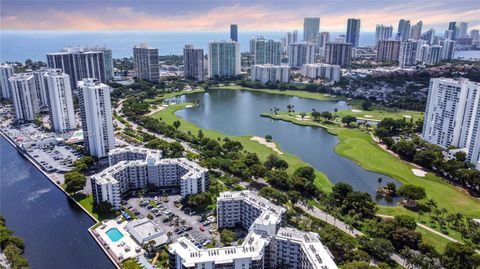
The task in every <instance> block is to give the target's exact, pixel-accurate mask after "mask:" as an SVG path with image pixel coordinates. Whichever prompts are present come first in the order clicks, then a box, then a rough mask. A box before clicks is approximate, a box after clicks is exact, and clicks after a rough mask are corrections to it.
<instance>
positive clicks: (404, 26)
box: [397, 19, 410, 41]
mask: <svg viewBox="0 0 480 269" xmlns="http://www.w3.org/2000/svg"><path fill="white" fill-rule="evenodd" d="M409 37H410V21H409V20H404V19H401V20H400V21H399V22H398V30H397V40H400V41H406V40H408V38H409Z"/></svg>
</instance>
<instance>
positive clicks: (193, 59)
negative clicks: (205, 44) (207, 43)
mask: <svg viewBox="0 0 480 269" xmlns="http://www.w3.org/2000/svg"><path fill="white" fill-rule="evenodd" d="M183 69H184V73H185V77H186V78H192V79H194V80H195V81H204V80H205V61H204V58H203V49H195V48H194V47H193V45H185V48H184V49H183Z"/></svg>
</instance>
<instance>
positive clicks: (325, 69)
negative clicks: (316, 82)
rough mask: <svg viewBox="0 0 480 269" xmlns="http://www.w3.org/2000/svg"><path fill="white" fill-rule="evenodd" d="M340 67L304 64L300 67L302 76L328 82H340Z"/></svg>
mask: <svg viewBox="0 0 480 269" xmlns="http://www.w3.org/2000/svg"><path fill="white" fill-rule="evenodd" d="M340 73H341V71H340V66H339V65H333V64H321V63H316V64H304V65H303V67H302V75H303V76H304V77H307V78H312V79H317V78H321V79H327V80H330V81H335V82H338V81H340Z"/></svg>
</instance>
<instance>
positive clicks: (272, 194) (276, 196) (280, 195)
mask: <svg viewBox="0 0 480 269" xmlns="http://www.w3.org/2000/svg"><path fill="white" fill-rule="evenodd" d="M258 194H260V195H261V196H263V197H265V198H267V199H269V200H271V201H272V202H273V203H274V204H277V205H283V204H285V203H286V202H288V197H287V195H286V194H285V193H284V192H281V191H279V190H277V189H275V188H272V187H263V188H261V189H260V191H259V192H258Z"/></svg>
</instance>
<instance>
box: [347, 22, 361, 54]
mask: <svg viewBox="0 0 480 269" xmlns="http://www.w3.org/2000/svg"><path fill="white" fill-rule="evenodd" d="M359 40H360V19H348V21H347V35H346V42H347V43H350V44H352V48H356V47H358V41H359Z"/></svg>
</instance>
